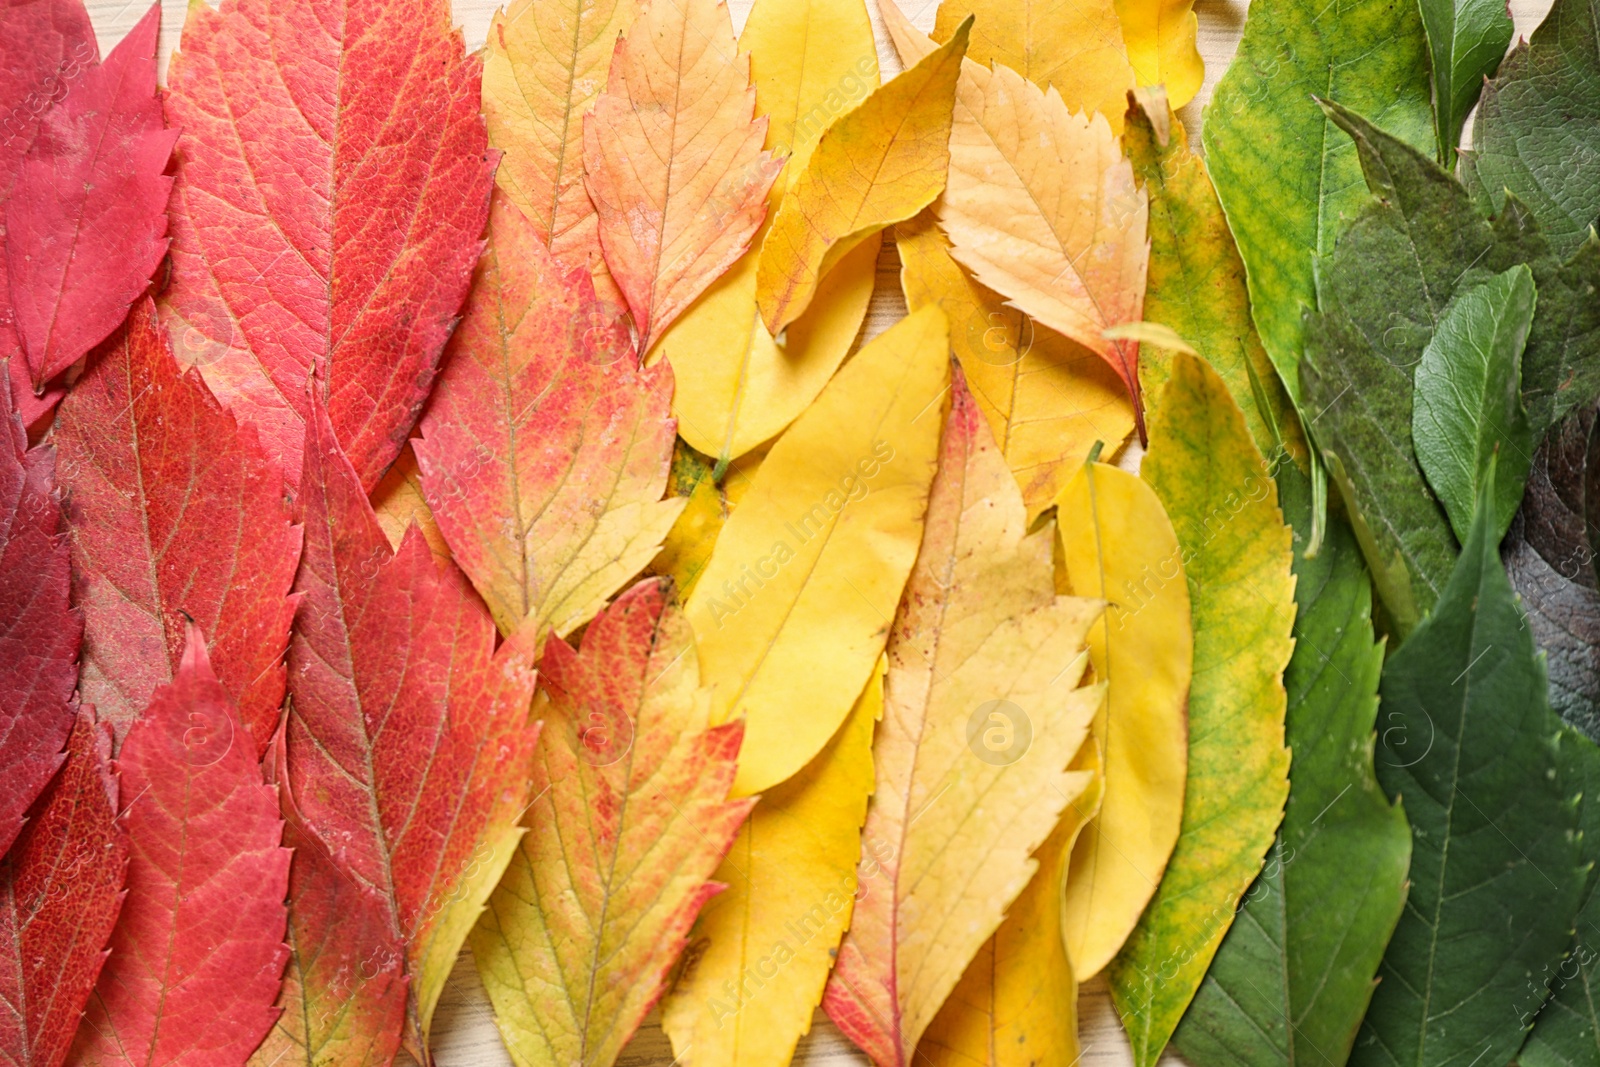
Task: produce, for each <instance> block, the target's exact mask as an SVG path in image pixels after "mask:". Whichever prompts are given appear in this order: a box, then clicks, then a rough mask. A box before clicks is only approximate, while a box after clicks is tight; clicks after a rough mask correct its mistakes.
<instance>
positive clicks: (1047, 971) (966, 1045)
mask: <svg viewBox="0 0 1600 1067" xmlns="http://www.w3.org/2000/svg"><path fill="white" fill-rule="evenodd" d="M1085 757H1087V758H1085ZM1074 769H1077V770H1086V771H1089V772H1090V773H1092V774H1093V775H1094V776H1095V777H1094V779H1093V781H1091V782H1090V784H1089V787H1088V788H1087V789H1085V790H1084V791H1083V792H1082V793H1081V794H1079V795H1078V796H1077V797H1076V798H1075V799H1074V800H1073V802H1072V803H1071V804H1069V805H1068V806H1067V809H1066V811H1064V812H1062V815H1061V821H1060V822H1059V823H1057V824H1056V828H1055V830H1053V831H1052V832H1051V834H1050V836H1049V838H1048V839H1046V841H1045V843H1044V844H1043V845H1041V846H1039V851H1038V852H1036V853H1035V854H1034V858H1035V859H1036V860H1038V863H1039V869H1038V871H1037V872H1036V873H1035V874H1034V876H1033V881H1031V882H1029V883H1028V888H1026V889H1024V890H1023V891H1022V895H1021V896H1019V897H1017V899H1016V901H1015V902H1014V903H1013V904H1012V905H1011V908H1010V910H1008V911H1007V912H1006V918H1005V921H1004V922H1002V923H1001V924H1000V929H998V930H996V931H995V934H994V936H993V937H991V938H990V939H989V940H988V942H987V943H985V944H984V946H983V948H981V949H979V950H978V955H977V957H976V958H974V959H973V961H972V963H971V964H970V965H969V966H968V967H967V972H966V973H965V974H964V975H962V976H961V981H960V982H958V983H957V984H956V988H955V991H954V992H952V993H951V994H950V999H949V1000H946V1001H945V1002H944V1007H942V1008H940V1009H939V1014H938V1015H936V1016H934V1019H933V1022H932V1023H931V1024H929V1026H928V1030H927V1032H926V1033H924V1034H923V1035H922V1043H921V1044H920V1045H918V1046H917V1055H918V1057H919V1058H921V1057H924V1056H926V1057H927V1058H928V1060H929V1061H930V1062H931V1063H932V1064H933V1065H934V1067H969V1065H972V1064H987V1065H989V1067H1036V1065H1038V1064H1042V1063H1063V1064H1075V1063H1077V1062H1079V1060H1080V1058H1081V1056H1082V1050H1081V1049H1080V1047H1079V1045H1078V980H1077V978H1076V977H1075V976H1074V975H1073V973H1072V960H1071V959H1070V958H1069V956H1068V954H1067V943H1066V937H1065V930H1064V929H1063V927H1062V918H1063V912H1062V910H1061V889H1062V885H1063V883H1064V882H1065V881H1066V877H1067V869H1068V860H1069V859H1070V857H1071V856H1072V849H1073V844H1074V842H1076V841H1077V840H1078V835H1079V834H1080V833H1081V832H1082V831H1083V827H1084V824H1085V823H1086V822H1088V821H1089V820H1090V819H1091V818H1093V817H1094V814H1095V811H1096V809H1097V808H1098V807H1099V806H1100V792H1101V787H1102V786H1103V785H1104V782H1105V779H1104V778H1103V777H1102V776H1101V773H1100V765H1099V757H1098V755H1097V754H1096V751H1095V745H1093V744H1092V743H1091V744H1086V745H1084V747H1083V751H1082V752H1081V753H1080V754H1079V759H1078V760H1077V761H1075V762H1074Z"/></svg>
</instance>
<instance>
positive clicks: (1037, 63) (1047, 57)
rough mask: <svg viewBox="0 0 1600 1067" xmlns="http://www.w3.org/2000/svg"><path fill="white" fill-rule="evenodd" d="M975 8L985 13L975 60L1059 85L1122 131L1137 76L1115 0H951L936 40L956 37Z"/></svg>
mask: <svg viewBox="0 0 1600 1067" xmlns="http://www.w3.org/2000/svg"><path fill="white" fill-rule="evenodd" d="M968 15H972V16H974V17H976V19H977V24H976V25H974V26H973V27H972V45H971V47H969V48H968V49H967V58H968V59H971V60H974V61H975V62H977V63H978V64H979V65H981V66H985V67H987V66H990V65H992V64H994V63H999V64H1002V65H1003V66H1007V67H1010V68H1011V69H1012V70H1014V71H1016V72H1017V73H1018V74H1020V75H1022V76H1023V77H1024V78H1027V79H1028V80H1029V81H1031V82H1033V83H1034V84H1035V85H1038V86H1041V87H1044V86H1049V87H1053V88H1054V89H1055V90H1056V91H1057V92H1059V93H1060V94H1061V99H1062V100H1064V101H1065V102H1066V105H1067V106H1068V107H1070V108H1072V109H1073V110H1075V111H1098V112H1099V113H1100V114H1102V115H1104V116H1105V117H1106V121H1107V122H1108V123H1110V124H1111V132H1113V133H1121V132H1122V115H1123V110H1124V109H1125V107H1126V105H1127V93H1128V90H1129V89H1132V88H1133V84H1134V78H1133V67H1131V66H1129V64H1128V54H1127V52H1126V51H1124V48H1123V43H1122V24H1121V23H1120V22H1119V21H1117V9H1116V7H1115V6H1114V5H1113V4H1112V2H1111V0H944V3H942V4H940V5H939V15H938V18H937V20H936V21H935V22H934V25H933V39H934V40H936V41H948V40H949V39H950V37H951V35H952V34H954V33H955V31H956V27H957V26H959V25H960V24H961V20H962V19H964V18H966V17H967V16H968Z"/></svg>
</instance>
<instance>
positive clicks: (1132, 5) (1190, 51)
mask: <svg viewBox="0 0 1600 1067" xmlns="http://www.w3.org/2000/svg"><path fill="white" fill-rule="evenodd" d="M1117 18H1118V21H1120V22H1121V24H1122V39H1123V40H1124V41H1125V42H1127V45H1128V62H1129V63H1131V64H1132V65H1133V70H1134V73H1135V74H1137V75H1138V77H1139V84H1140V85H1161V86H1164V87H1165V88H1166V91H1167V99H1168V101H1169V102H1170V103H1171V105H1172V106H1173V107H1175V108H1179V107H1182V106H1183V105H1185V104H1187V103H1188V102H1189V101H1191V100H1193V99H1194V97H1195V94H1196V93H1198V92H1199V91H1200V85H1201V83H1202V82H1204V81H1205V77H1206V65H1205V61H1204V60H1202V59H1201V58H1200V48H1199V42H1198V40H1197V37H1198V34H1199V31H1200V25H1199V20H1198V19H1196V18H1195V14H1194V0H1118V3H1117Z"/></svg>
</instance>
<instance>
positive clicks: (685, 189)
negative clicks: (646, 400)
mask: <svg viewBox="0 0 1600 1067" xmlns="http://www.w3.org/2000/svg"><path fill="white" fill-rule="evenodd" d="M749 73H750V61H749V60H748V59H747V58H746V57H744V56H741V55H739V54H738V48H737V45H736V44H735V42H734V39H733V23H732V22H731V21H730V20H729V17H728V9H727V6H726V5H725V4H724V3H722V2H721V0H650V2H648V3H647V4H646V5H645V7H644V9H643V10H642V11H640V13H639V17H638V18H637V19H636V20H635V21H634V24H633V26H632V27H631V28H630V29H629V30H628V33H627V34H626V35H625V36H624V37H623V38H622V42H621V43H620V44H619V45H618V46H617V52H616V56H615V57H614V59H613V60H612V63H611V69H610V72H609V75H608V81H607V84H606V88H605V91H604V92H602V93H601V94H600V95H599V96H598V97H596V99H595V102H594V108H593V110H591V111H590V112H589V114H587V115H586V116H584V120H583V162H584V171H585V174H586V176H587V177H586V181H585V187H586V188H587V189H588V191H589V198H590V200H592V201H593V202H594V206H595V211H596V213H597V215H598V217H599V229H600V248H601V251H603V252H604V253H605V259H606V267H607V268H608V269H609V270H610V271H611V276H612V277H613V278H614V279H616V283H617V286H618V288H620V289H621V290H622V293H623V295H624V296H625V297H627V300H628V308H629V310H631V311H632V312H633V322H634V326H635V327H636V328H637V329H638V332H639V351H641V352H649V351H650V348H651V347H652V346H653V345H654V344H655V342H656V339H657V338H659V337H660V336H661V335H662V333H664V332H665V331H666V329H667V327H669V326H671V325H672V323H673V320H675V319H676V318H677V317H678V316H679V315H680V314H682V313H683V311H684V310H685V309H686V308H688V306H689V305H690V304H692V303H694V301H695V298H696V297H698V296H699V295H700V294H701V293H703V292H705V290H706V289H707V288H708V287H709V286H710V285H711V283H712V282H714V281H716V280H717V278H719V277H720V276H721V275H722V273H723V272H724V271H726V270H727V269H728V268H729V267H731V266H732V265H733V263H734V261H735V260H737V259H738V258H739V257H740V256H742V255H744V253H745V250H746V249H748V248H749V247H750V240H751V238H753V237H754V236H755V233H756V230H757V229H759V228H760V226H761V222H762V220H763V219H764V218H766V213H767V200H766V198H767V191H768V190H769V189H770V188H771V187H772V182H773V179H774V178H776V177H777V174H778V170H779V168H781V167H782V166H783V161H782V160H775V159H773V158H772V157H771V156H770V155H769V154H768V153H766V152H764V151H762V147H761V146H762V143H763V141H765V140H766V131H767V123H766V121H765V120H763V119H757V118H756V117H755V90H753V89H752V88H750V84H749Z"/></svg>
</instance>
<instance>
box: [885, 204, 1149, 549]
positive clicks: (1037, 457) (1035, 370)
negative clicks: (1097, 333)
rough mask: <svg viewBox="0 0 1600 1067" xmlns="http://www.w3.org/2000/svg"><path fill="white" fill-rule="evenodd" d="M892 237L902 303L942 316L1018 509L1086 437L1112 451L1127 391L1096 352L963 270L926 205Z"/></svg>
mask: <svg viewBox="0 0 1600 1067" xmlns="http://www.w3.org/2000/svg"><path fill="white" fill-rule="evenodd" d="M895 243H896V244H897V245H898V246H899V249H900V263H901V270H900V285H901V287H902V288H903V289H904V290H905V294H906V303H907V305H909V306H910V307H911V309H912V310H916V309H917V308H921V307H927V306H928V305H930V304H937V305H938V306H939V307H940V308H942V309H943V310H944V313H945V315H946V316H947V317H948V318H949V319H950V344H951V347H952V348H954V349H955V352H956V356H957V357H958V358H959V359H960V360H961V369H962V370H963V371H965V372H966V375H967V384H968V385H969V386H970V387H971V388H972V395H973V398H974V399H976V400H977V402H978V407H979V409H980V410H982V412H983V416H984V418H985V419H987V420H988V422H989V429H991V430H992V431H994V436H995V441H996V442H997V443H998V444H999V446H1000V451H1001V452H1002V453H1003V454H1004V455H1005V457H1006V463H1007V465H1008V466H1010V468H1011V473H1012V474H1013V475H1015V476H1016V479H1017V483H1018V484H1019V485H1020V486H1021V487H1022V497H1023V500H1024V501H1025V502H1026V503H1027V505H1028V515H1029V516H1030V517H1032V516H1036V515H1038V514H1039V512H1041V511H1043V510H1044V509H1045V508H1047V507H1049V506H1050V505H1051V504H1053V503H1055V499H1056V496H1057V494H1059V493H1060V492H1061V489H1062V487H1063V486H1064V485H1065V484H1066V482H1067V481H1068V480H1069V479H1070V478H1071V477H1072V475H1073V474H1074V473H1075V472H1076V471H1077V469H1078V467H1079V466H1081V465H1082V463H1083V460H1084V458H1085V457H1086V456H1088V454H1089V450H1090V449H1091V448H1092V447H1093V446H1094V443H1095V442H1096V441H1100V442H1103V443H1104V445H1105V448H1106V451H1107V452H1108V453H1110V452H1115V451H1116V450H1117V449H1119V448H1121V447H1122V444H1123V442H1124V441H1126V440H1127V439H1128V435H1129V434H1131V433H1132V432H1133V407H1132V404H1131V402H1130V401H1129V400H1128V393H1127V390H1125V389H1124V388H1123V387H1122V383H1121V382H1120V381H1119V380H1118V379H1117V376H1116V374H1115V373H1114V372H1113V371H1112V370H1111V368H1110V367H1109V366H1107V365H1106V363H1105V361H1104V360H1102V359H1101V358H1100V357H1099V356H1097V355H1095V354H1094V353H1093V352H1091V351H1089V350H1088V349H1087V348H1084V347H1083V346H1082V345H1080V344H1078V343H1076V342H1075V341H1070V340H1068V339H1067V338H1065V337H1063V336H1062V335H1061V334H1059V333H1056V332H1055V331H1054V330H1052V329H1050V328H1049V327H1048V326H1041V325H1039V324H1038V323H1036V322H1034V321H1033V320H1032V319H1030V318H1028V316H1026V315H1024V314H1023V313H1022V312H1020V311H1017V310H1016V309H1014V308H1012V307H1010V306H1008V305H1007V304H1006V301H1005V297H1003V296H1001V295H1000V294H999V293H996V292H995V291H994V290H993V289H989V288H986V287H985V286H984V285H982V284H981V283H979V282H977V281H975V280H974V279H973V278H972V276H971V275H970V274H968V273H967V272H966V271H964V270H963V269H962V268H961V266H960V264H958V263H956V261H955V260H954V259H952V258H951V257H950V244H949V242H948V241H947V240H946V239H945V236H944V234H943V233H941V232H940V231H939V228H938V226H937V225H935V223H934V221H933V214H932V211H931V210H930V211H924V212H923V213H922V214H920V215H918V216H917V217H916V218H915V219H913V220H911V221H910V222H906V223H901V224H900V225H899V226H897V227H895Z"/></svg>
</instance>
